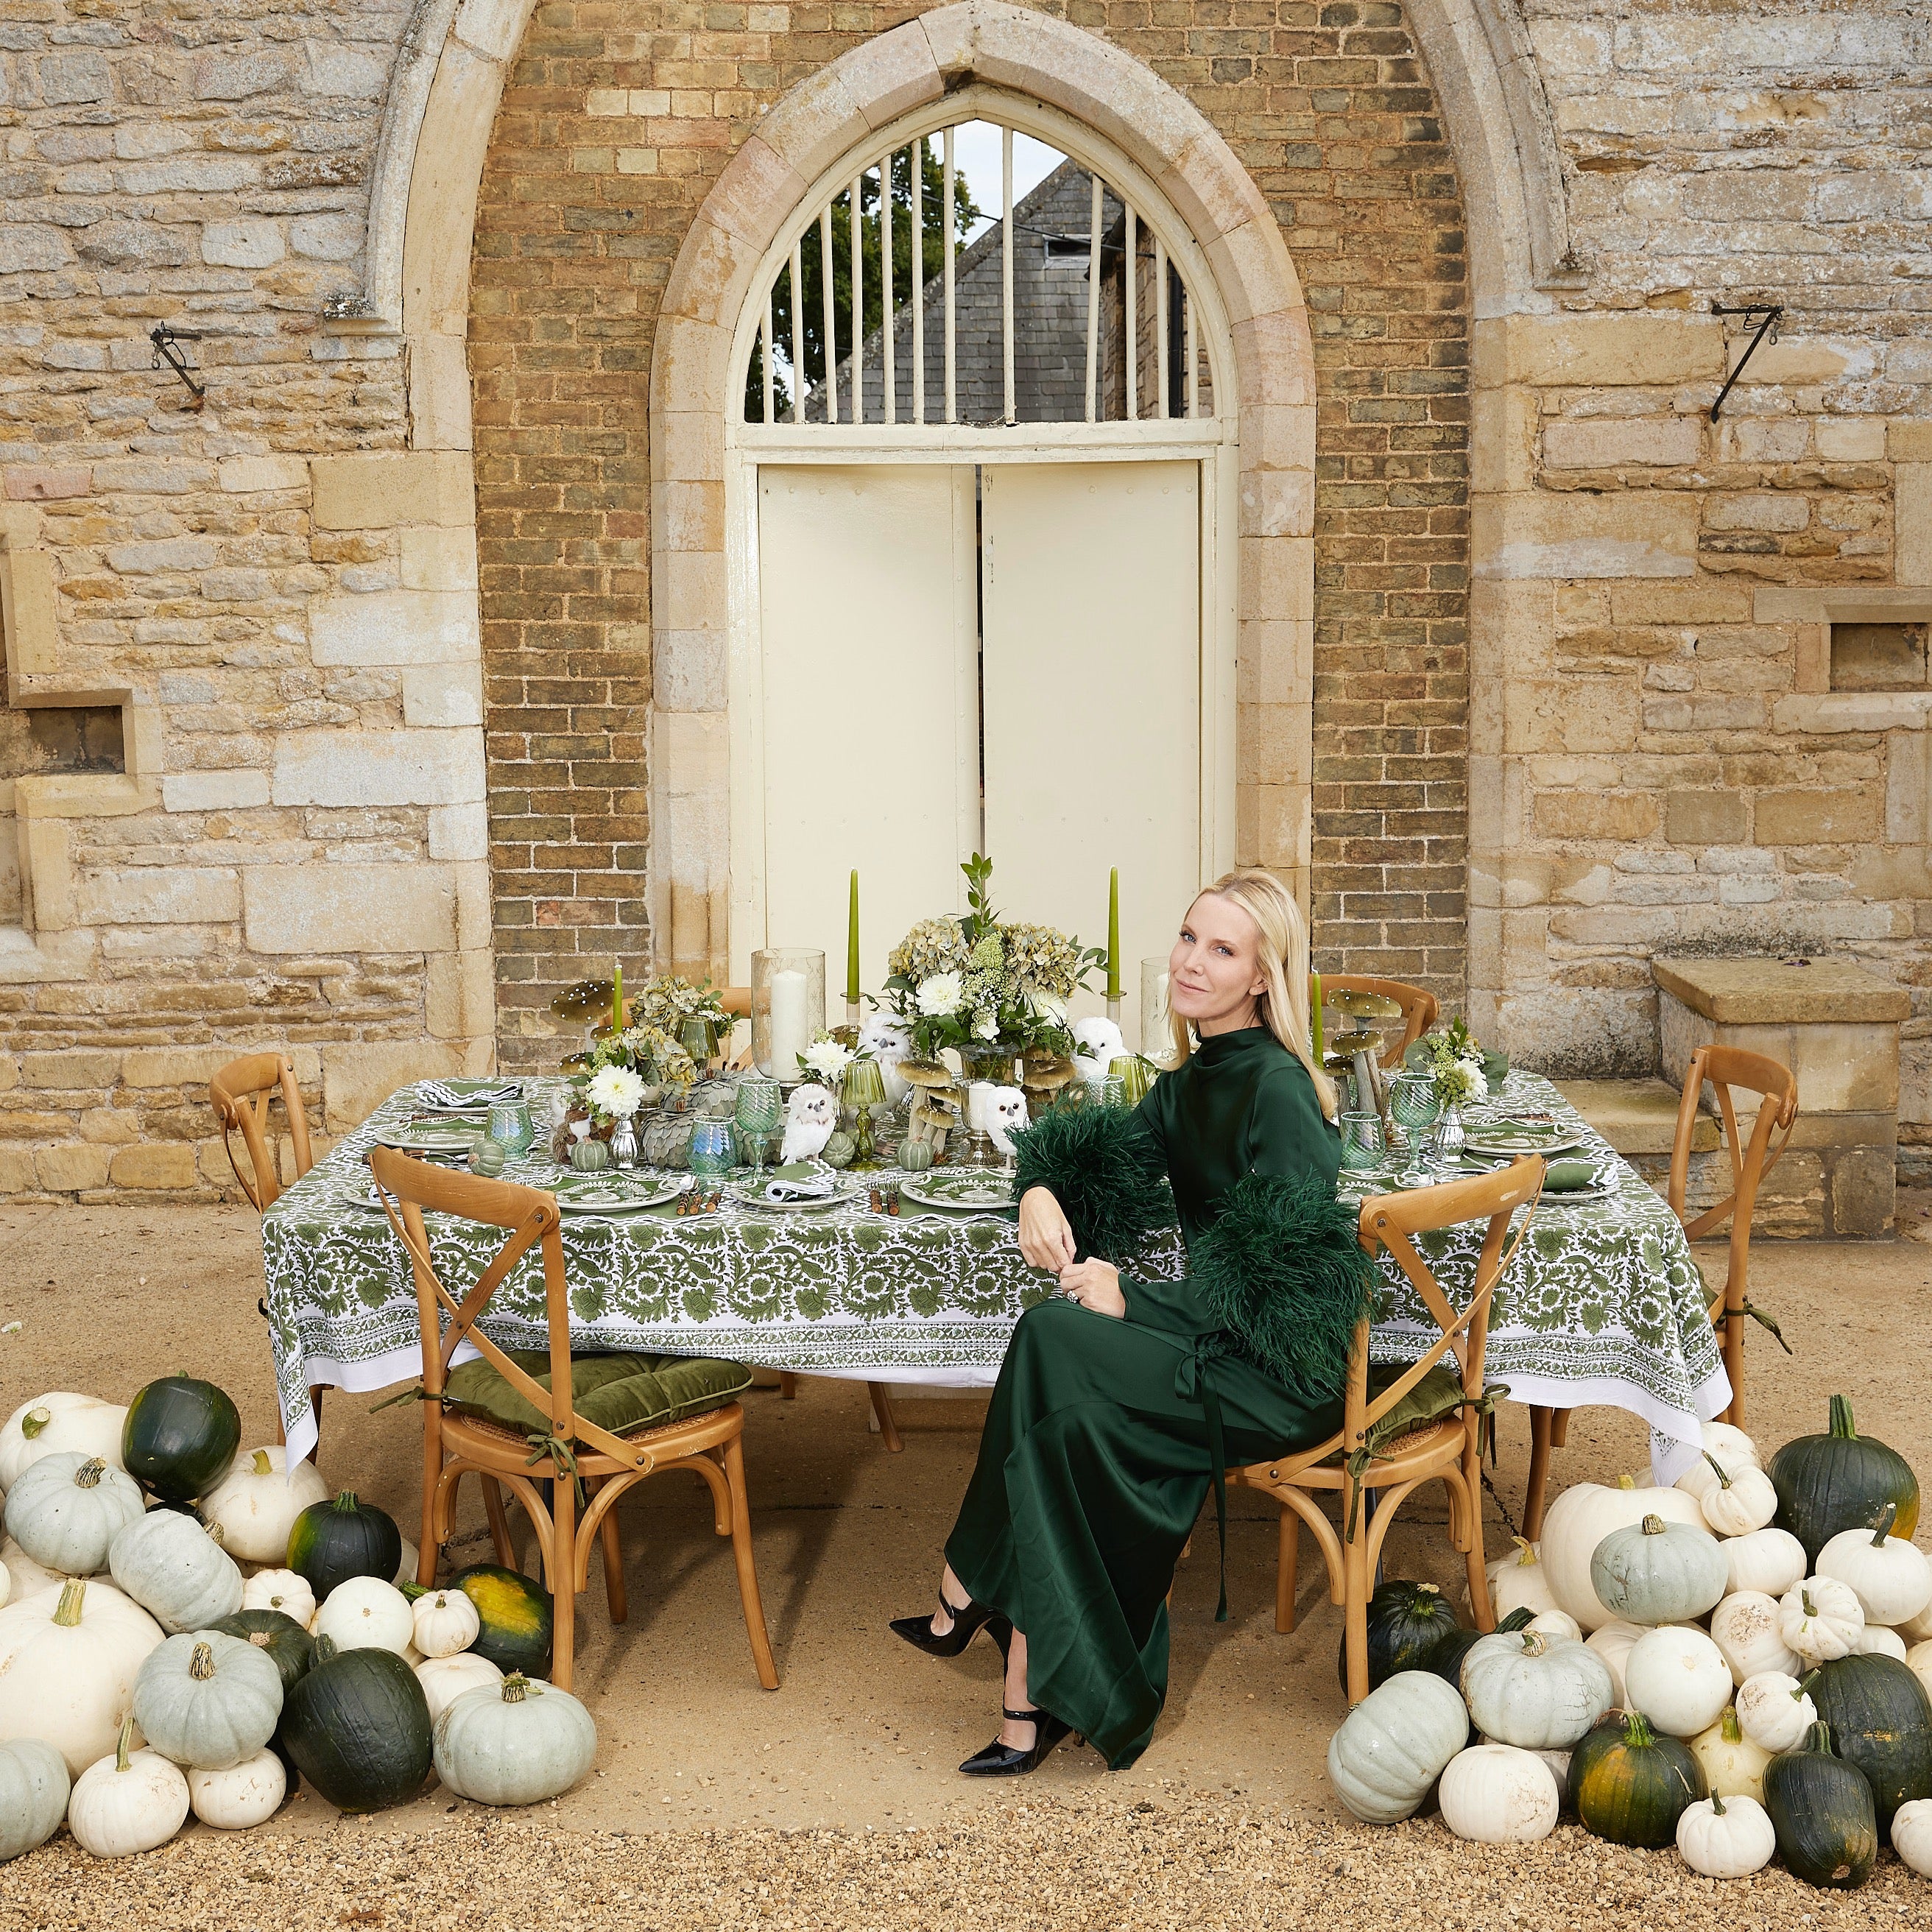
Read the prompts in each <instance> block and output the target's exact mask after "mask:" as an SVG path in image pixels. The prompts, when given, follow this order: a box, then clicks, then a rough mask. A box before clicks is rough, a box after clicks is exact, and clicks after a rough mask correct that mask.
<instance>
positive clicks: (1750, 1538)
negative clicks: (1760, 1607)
mask: <svg viewBox="0 0 1932 1932" xmlns="http://www.w3.org/2000/svg"><path fill="white" fill-rule="evenodd" d="M1723 1547H1724V1560H1725V1562H1727V1563H1728V1564H1729V1565H1730V1566H1731V1588H1732V1589H1733V1590H1762V1591H1763V1592H1764V1594H1765V1595H1766V1596H1767V1597H1781V1596H1783V1595H1784V1593H1785V1592H1786V1591H1787V1590H1788V1589H1790V1588H1791V1586H1792V1585H1793V1584H1794V1583H1799V1582H1800V1581H1802V1580H1803V1577H1804V1575H1805V1571H1807V1570H1808V1568H1810V1567H1811V1566H1810V1565H1809V1564H1808V1562H1806V1560H1805V1546H1804V1544H1802V1543H1800V1542H1799V1540H1798V1539H1797V1538H1796V1537H1795V1536H1793V1535H1792V1533H1791V1532H1790V1530H1788V1529H1754V1530H1753V1531H1751V1533H1750V1534H1749V1535H1746V1536H1730V1537H1727V1538H1725V1539H1724V1546H1723Z"/></svg>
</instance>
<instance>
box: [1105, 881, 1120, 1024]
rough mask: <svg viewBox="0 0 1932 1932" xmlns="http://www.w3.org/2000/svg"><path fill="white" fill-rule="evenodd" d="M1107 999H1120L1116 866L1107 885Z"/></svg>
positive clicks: (1118, 899) (1118, 901)
mask: <svg viewBox="0 0 1932 1932" xmlns="http://www.w3.org/2000/svg"><path fill="white" fill-rule="evenodd" d="M1107 997H1108V998H1109V999H1110V1000H1118V998H1120V997H1121V868H1120V867H1119V866H1118V865H1116V866H1115V868H1114V869H1113V872H1112V876H1111V877H1110V878H1109V880H1108V884H1107Z"/></svg>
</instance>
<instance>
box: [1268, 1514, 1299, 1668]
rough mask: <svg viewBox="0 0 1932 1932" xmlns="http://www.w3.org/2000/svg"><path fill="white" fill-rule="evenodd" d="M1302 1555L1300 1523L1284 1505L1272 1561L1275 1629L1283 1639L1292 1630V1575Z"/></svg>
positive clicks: (1293, 1580)
mask: <svg viewBox="0 0 1932 1932" xmlns="http://www.w3.org/2000/svg"><path fill="white" fill-rule="evenodd" d="M1300 1558H1301V1517H1298V1516H1297V1515H1296V1514H1295V1512H1294V1511H1292V1509H1290V1508H1289V1507H1288V1505H1286V1503H1284V1504H1283V1505H1282V1506H1281V1538H1280V1544H1279V1547H1277V1550H1276V1553H1275V1561H1274V1627H1275V1628H1276V1629H1277V1631H1280V1633H1281V1634H1282V1635H1283V1637H1286V1636H1287V1635H1288V1634H1289V1632H1290V1631H1292V1630H1293V1629H1294V1628H1295V1569H1296V1567H1297V1565H1298V1562H1299V1560H1300Z"/></svg>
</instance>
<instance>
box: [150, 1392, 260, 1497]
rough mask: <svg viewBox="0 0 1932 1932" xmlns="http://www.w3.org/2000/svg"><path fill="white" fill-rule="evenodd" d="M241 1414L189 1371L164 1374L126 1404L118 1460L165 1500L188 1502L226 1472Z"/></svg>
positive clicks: (239, 1437) (236, 1446) (239, 1434)
mask: <svg viewBox="0 0 1932 1932" xmlns="http://www.w3.org/2000/svg"><path fill="white" fill-rule="evenodd" d="M241 1446H242V1418H241V1417H240V1416H239V1415H238V1414H237V1413H236V1409H235V1405H234V1403H232V1402H230V1401H229V1399H228V1397H227V1395H226V1393H225V1391H223V1390H220V1389H218V1388H216V1387H215V1386H214V1384H213V1383H212V1382H199V1381H197V1380H196V1379H195V1378H194V1377H193V1376H162V1377H161V1379H160V1381H158V1382H150V1383H148V1385H147V1387H146V1388H144V1389H142V1391H140V1392H139V1394H137V1395H136V1397H134V1400H133V1401H132V1402H130V1403H129V1404H128V1405H127V1420H126V1421H124V1422H123V1423H122V1424H121V1462H122V1463H124V1465H125V1466H126V1467H127V1473H128V1475H130V1476H132V1477H133V1478H134V1480H135V1481H136V1482H137V1483H139V1484H140V1485H141V1487H142V1488H143V1489H144V1490H148V1492H149V1493H151V1494H152V1495H154V1496H159V1497H160V1499H161V1500H162V1501H163V1502H167V1503H185V1502H192V1501H193V1499H195V1498H196V1496H199V1495H201V1494H202V1492H203V1491H204V1490H208V1489H209V1488H211V1487H213V1485H214V1484H215V1483H217V1482H218V1481H220V1478H222V1477H223V1476H225V1475H227V1473H228V1467H229V1464H230V1463H233V1461H234V1460H235V1452H236V1450H237V1449H239V1448H240V1447H241Z"/></svg>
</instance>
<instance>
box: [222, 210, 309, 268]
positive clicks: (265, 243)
mask: <svg viewBox="0 0 1932 1932" xmlns="http://www.w3.org/2000/svg"><path fill="white" fill-rule="evenodd" d="M287 253H288V244H287V242H285V241H284V239H283V237H282V229H281V223H280V222H278V221H260V220H254V221H211V222H209V223H207V224H206V225H205V226H204V227H203V228H202V231H201V259H202V260H203V261H204V262H212V263H215V264H216V265H217V266H219V267H222V268H227V269H266V268H270V267H272V266H274V265H275V263H278V262H279V261H280V260H281V259H282V257H284V255H286V254H287Z"/></svg>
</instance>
